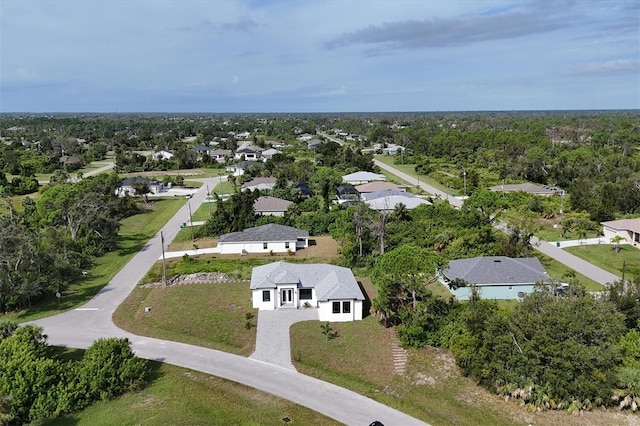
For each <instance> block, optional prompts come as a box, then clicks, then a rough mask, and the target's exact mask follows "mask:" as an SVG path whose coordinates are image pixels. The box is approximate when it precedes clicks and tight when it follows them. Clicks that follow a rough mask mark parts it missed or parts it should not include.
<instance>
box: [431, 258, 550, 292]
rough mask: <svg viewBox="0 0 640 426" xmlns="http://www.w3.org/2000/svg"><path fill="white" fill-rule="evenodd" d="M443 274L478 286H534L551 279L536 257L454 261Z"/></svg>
mask: <svg viewBox="0 0 640 426" xmlns="http://www.w3.org/2000/svg"><path fill="white" fill-rule="evenodd" d="M443 273H444V275H445V277H446V278H448V279H449V280H455V279H456V278H461V279H463V280H466V281H468V282H470V283H472V284H476V285H491V284H506V285H509V284H533V283H535V282H538V281H546V280H548V279H549V275H547V272H546V271H545V269H544V267H543V266H542V263H540V261H539V260H538V258H536V257H526V258H521V259H514V258H511V257H506V256H487V257H474V258H471V259H458V260H452V261H451V262H449V268H448V269H446V270H445V271H443Z"/></svg>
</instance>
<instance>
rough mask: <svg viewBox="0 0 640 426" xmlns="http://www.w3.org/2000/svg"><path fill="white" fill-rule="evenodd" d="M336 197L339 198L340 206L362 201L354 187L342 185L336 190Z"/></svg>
mask: <svg viewBox="0 0 640 426" xmlns="http://www.w3.org/2000/svg"><path fill="white" fill-rule="evenodd" d="M336 195H337V197H338V204H342V203H345V202H347V201H358V200H359V199H360V193H359V192H358V191H357V190H356V189H355V188H354V187H353V185H340V186H339V187H337V188H336Z"/></svg>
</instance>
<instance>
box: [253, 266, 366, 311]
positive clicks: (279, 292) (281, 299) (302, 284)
mask: <svg viewBox="0 0 640 426" xmlns="http://www.w3.org/2000/svg"><path fill="white" fill-rule="evenodd" d="M249 288H250V289H251V297H252V301H253V307H254V308H255V309H260V310H269V311H273V310H279V309H287V308H288V309H297V308H302V307H309V308H315V309H317V310H318V319H319V320H320V321H329V322H346V321H359V320H361V319H362V315H363V312H362V311H363V305H364V301H365V297H364V294H363V293H362V290H361V289H360V286H359V285H358V282H357V281H356V279H355V277H354V276H353V273H352V272H351V270H350V269H348V268H344V267H341V266H335V265H328V264H324V263H315V264H308V263H307V264H294V263H287V262H274V263H269V264H267V265H262V266H256V267H254V268H253V271H252V273H251V284H250V286H249Z"/></svg>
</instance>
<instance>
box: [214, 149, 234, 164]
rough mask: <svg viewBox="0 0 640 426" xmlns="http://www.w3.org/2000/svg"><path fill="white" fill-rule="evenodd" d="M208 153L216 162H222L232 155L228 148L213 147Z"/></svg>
mask: <svg viewBox="0 0 640 426" xmlns="http://www.w3.org/2000/svg"><path fill="white" fill-rule="evenodd" d="M209 155H210V156H211V158H214V159H215V160H216V161H217V162H218V163H224V162H225V161H227V159H228V158H231V157H233V153H232V152H231V150H230V149H214V150H213V151H209Z"/></svg>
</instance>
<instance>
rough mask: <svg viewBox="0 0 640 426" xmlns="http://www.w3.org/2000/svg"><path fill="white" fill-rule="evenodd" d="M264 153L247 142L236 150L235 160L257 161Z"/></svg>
mask: <svg viewBox="0 0 640 426" xmlns="http://www.w3.org/2000/svg"><path fill="white" fill-rule="evenodd" d="M262 151H263V149H262V148H260V147H258V146H255V145H251V143H250V142H245V143H243V144H242V145H240V147H239V148H238V149H236V152H235V154H234V158H235V159H236V160H240V159H243V158H244V159H245V160H246V161H257V160H258V159H259V158H260V155H261V153H262Z"/></svg>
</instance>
